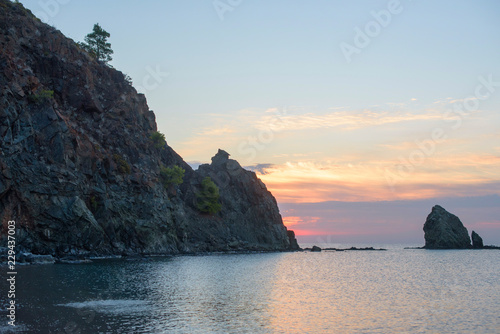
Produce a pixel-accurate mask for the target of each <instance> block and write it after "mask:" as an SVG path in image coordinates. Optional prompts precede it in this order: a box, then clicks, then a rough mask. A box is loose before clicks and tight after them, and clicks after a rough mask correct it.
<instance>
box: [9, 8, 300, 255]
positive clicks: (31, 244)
mask: <svg viewBox="0 0 500 334" xmlns="http://www.w3.org/2000/svg"><path fill="white" fill-rule="evenodd" d="M0 50H1V51H0V71H1V72H0V87H1V91H0V139H1V141H0V143H1V146H0V220H1V222H2V229H1V234H0V245H1V244H2V243H5V236H6V231H7V222H8V221H9V220H15V221H16V223H17V224H16V225H17V244H18V248H19V250H23V249H24V250H26V251H31V252H32V253H34V254H50V255H54V256H64V255H69V254H71V255H79V256H84V255H92V254H94V255H97V254H99V255H103V254H137V253H161V254H171V253H178V252H196V251H219V250H222V251H227V250H286V249H291V248H293V247H296V241H295V243H293V241H294V240H295V239H293V240H292V243H291V242H290V239H289V236H288V235H287V230H286V227H285V226H284V225H283V222H282V219H281V216H280V214H279V212H278V209H277V206H276V201H275V199H274V197H273V196H272V195H271V194H270V193H269V192H268V191H267V189H266V187H265V186H264V184H263V183H262V182H261V181H260V180H259V179H258V178H257V177H256V176H255V174H253V173H251V172H248V171H245V170H243V169H242V168H241V167H240V166H239V164H238V163H237V162H235V161H234V160H229V159H228V155H227V153H224V152H219V154H217V155H216V156H215V157H214V159H213V162H212V164H211V165H207V166H203V167H202V168H200V170H199V171H193V170H192V169H191V168H190V167H189V165H187V164H186V163H185V162H184V161H183V160H182V158H181V157H180V156H179V155H178V154H177V153H176V152H174V151H173V150H172V149H171V148H170V147H169V146H168V145H166V144H165V145H163V147H157V145H155V144H154V143H153V142H152V140H151V139H150V135H151V133H152V132H154V131H156V130H157V128H156V122H155V115H154V113H153V112H152V111H151V110H149V108H148V105H147V103H146V98H145V96H144V95H142V94H137V92H136V90H135V89H134V88H133V87H132V86H131V85H130V84H129V83H128V82H127V80H126V79H125V76H124V74H123V73H121V72H119V71H117V70H115V69H113V68H110V67H108V66H106V65H105V64H102V63H100V62H97V61H96V60H95V59H93V58H92V57H90V56H89V55H88V54H87V53H86V52H85V51H84V50H82V49H80V48H79V47H78V46H77V45H76V43H75V42H74V41H72V40H71V39H68V38H66V37H65V36H64V35H63V34H62V33H60V32H59V31H57V30H56V29H54V28H52V27H50V26H48V25H46V24H43V23H41V22H40V21H39V20H38V19H36V18H35V17H34V16H33V15H32V14H31V12H30V11H29V10H26V9H25V8H24V7H23V6H22V5H21V4H15V3H12V2H10V1H7V0H0ZM226 155H227V156H226ZM174 165H176V166H180V167H182V168H183V169H185V171H186V172H185V176H184V182H183V183H182V185H180V186H179V187H178V188H177V189H175V191H173V192H172V191H169V190H167V189H165V187H164V186H163V185H162V184H161V182H160V167H161V166H174ZM207 175H208V176H211V177H212V178H213V180H214V181H215V183H216V184H217V185H218V187H219V188H220V195H221V203H222V210H221V212H219V213H218V214H215V215H206V214H202V213H200V212H199V211H198V210H197V209H196V198H197V197H196V194H197V192H198V191H199V189H200V184H201V181H202V179H203V177H204V176H207Z"/></svg>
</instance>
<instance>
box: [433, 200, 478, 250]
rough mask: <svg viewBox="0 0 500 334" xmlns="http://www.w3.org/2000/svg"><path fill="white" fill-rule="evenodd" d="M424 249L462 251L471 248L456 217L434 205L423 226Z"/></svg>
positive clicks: (462, 226)
mask: <svg viewBox="0 0 500 334" xmlns="http://www.w3.org/2000/svg"><path fill="white" fill-rule="evenodd" d="M424 233H425V235H424V238H425V246H424V248H429V249H464V248H470V247H471V241H470V238H469V233H468V232H467V229H466V228H465V227H464V225H463V224H462V222H461V221H460V219H458V217H457V216H455V215H453V214H451V213H449V212H448V211H446V210H445V209H444V208H442V207H441V206H439V205H436V206H434V207H433V208H432V212H431V213H430V214H429V215H428V216H427V220H426V221H425V224H424Z"/></svg>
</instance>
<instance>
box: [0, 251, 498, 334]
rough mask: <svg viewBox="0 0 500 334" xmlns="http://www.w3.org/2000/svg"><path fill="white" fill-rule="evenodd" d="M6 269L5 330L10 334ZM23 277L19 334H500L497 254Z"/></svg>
mask: <svg viewBox="0 0 500 334" xmlns="http://www.w3.org/2000/svg"><path fill="white" fill-rule="evenodd" d="M335 246H337V247H339V245H335ZM345 246H347V245H345ZM349 246H350V245H349ZM0 270H1V273H0V277H1V283H0V287H1V293H2V295H1V296H0V302H1V303H2V313H1V316H2V321H1V323H0V332H1V333H8V332H9V329H8V328H9V326H7V318H6V312H5V306H6V301H7V284H6V271H7V268H6V267H0ZM17 272H18V275H17V282H16V283H17V296H16V297H17V298H16V300H17V303H18V304H19V305H18V310H17V324H18V326H17V327H16V328H17V332H22V333H287V334H288V333H384V334H385V333H500V251H498V250H476V251H474V250H461V251H458V250H453V251H429V250H404V249H402V246H398V247H394V246H393V247H391V248H390V249H389V250H388V251H385V252H367V251H346V252H321V253H310V252H298V253H271V254H239V255H207V256H178V257H169V258H154V259H150V260H148V261H144V260H136V261H130V260H100V261H94V263H91V264H82V265H43V266H18V268H17Z"/></svg>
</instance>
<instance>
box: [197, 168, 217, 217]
mask: <svg viewBox="0 0 500 334" xmlns="http://www.w3.org/2000/svg"><path fill="white" fill-rule="evenodd" d="M219 197H220V195H219V188H218V187H217V186H216V185H215V183H214V181H212V179H211V178H210V177H208V176H207V177H205V178H204V179H203V181H202V182H201V191H200V192H199V193H198V194H196V199H197V207H198V210H200V211H201V212H204V213H210V214H214V213H217V212H219V211H220V209H221V204H220V203H219Z"/></svg>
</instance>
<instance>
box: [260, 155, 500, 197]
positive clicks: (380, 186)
mask: <svg viewBox="0 0 500 334" xmlns="http://www.w3.org/2000/svg"><path fill="white" fill-rule="evenodd" d="M472 161H474V157H470V159H467V160H466V161H464V160H462V161H460V163H458V162H456V161H454V160H450V161H448V165H447V166H444V167H443V168H442V169H441V170H440V171H436V168H435V167H434V166H433V164H430V165H429V166H416V167H412V168H413V169H412V170H410V172H406V170H405V171H404V172H401V171H400V170H398V169H397V168H392V169H388V168H383V167H381V166H379V165H378V164H375V165H372V166H371V167H367V166H363V167H359V166H358V167H354V166H350V165H346V166H341V165H336V166H332V167H329V166H324V165H314V164H312V163H296V164H291V163H287V164H285V165H275V166H273V167H271V168H269V169H266V171H265V173H264V174H262V173H259V174H258V176H259V178H261V179H262V181H263V182H264V183H265V184H266V185H267V188H268V189H269V190H270V191H271V192H272V193H273V195H274V196H275V197H276V198H277V200H278V201H279V202H281V203H319V202H327V201H343V202H365V201H366V202H373V201H393V200H421V199H427V198H436V197H448V196H454V197H464V196H474V195H492V194H498V189H497V187H498V182H499V181H497V180H495V175H496V174H494V173H495V169H496V168H497V167H498V162H499V161H500V159H498V158H495V157H476V159H475V161H476V165H475V166H474V168H483V170H482V172H483V176H482V177H480V176H478V175H475V174H466V173H463V172H461V170H460V169H459V168H457V166H458V165H460V166H461V167H463V166H464V165H465V166H469V164H470V163H472ZM484 175H486V176H488V175H491V177H490V178H488V177H485V176H484Z"/></svg>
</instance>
